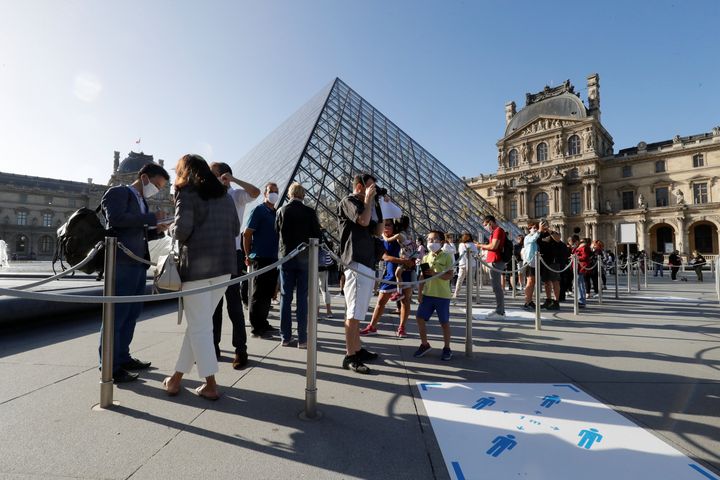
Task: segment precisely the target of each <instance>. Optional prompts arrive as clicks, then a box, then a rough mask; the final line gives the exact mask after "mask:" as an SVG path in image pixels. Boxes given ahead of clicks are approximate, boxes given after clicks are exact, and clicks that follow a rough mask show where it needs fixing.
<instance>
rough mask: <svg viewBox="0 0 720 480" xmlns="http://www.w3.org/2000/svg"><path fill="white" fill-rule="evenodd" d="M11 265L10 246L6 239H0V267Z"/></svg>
mask: <svg viewBox="0 0 720 480" xmlns="http://www.w3.org/2000/svg"><path fill="white" fill-rule="evenodd" d="M8 265H10V263H9V262H8V248H7V243H5V240H0V268H2V267H7V266H8Z"/></svg>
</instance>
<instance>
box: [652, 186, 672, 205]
mask: <svg viewBox="0 0 720 480" xmlns="http://www.w3.org/2000/svg"><path fill="white" fill-rule="evenodd" d="M668 204H669V201H668V187H657V188H656V189H655V206H656V207H667V206H668Z"/></svg>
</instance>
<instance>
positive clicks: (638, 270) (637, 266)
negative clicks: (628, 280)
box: [635, 258, 640, 292]
mask: <svg viewBox="0 0 720 480" xmlns="http://www.w3.org/2000/svg"><path fill="white" fill-rule="evenodd" d="M635 267H636V269H637V290H638V292H639V291H640V259H639V258H638V261H637V265H636V266H635Z"/></svg>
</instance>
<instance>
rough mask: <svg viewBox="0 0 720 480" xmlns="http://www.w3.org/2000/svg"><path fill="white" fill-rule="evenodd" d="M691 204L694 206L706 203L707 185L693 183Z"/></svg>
mask: <svg viewBox="0 0 720 480" xmlns="http://www.w3.org/2000/svg"><path fill="white" fill-rule="evenodd" d="M692 187H693V202H694V203H695V204H702V203H708V191H707V183H705V182H703V183H693V186H692Z"/></svg>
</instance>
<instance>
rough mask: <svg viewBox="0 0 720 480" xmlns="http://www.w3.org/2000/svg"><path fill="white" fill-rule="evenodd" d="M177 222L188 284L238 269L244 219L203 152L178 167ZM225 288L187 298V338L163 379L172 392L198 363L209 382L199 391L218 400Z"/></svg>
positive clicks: (217, 279) (185, 285)
mask: <svg viewBox="0 0 720 480" xmlns="http://www.w3.org/2000/svg"><path fill="white" fill-rule="evenodd" d="M175 172H176V175H177V178H176V180H175V223H174V225H173V230H172V231H173V234H174V236H175V239H176V240H177V241H178V242H179V244H180V268H179V270H180V278H181V280H182V289H183V290H190V289H193V288H200V287H205V286H208V285H216V284H218V283H221V282H225V281H227V280H229V279H230V275H231V274H236V273H237V272H236V269H237V261H236V258H235V256H236V253H235V237H237V235H238V234H239V233H240V221H239V220H238V217H237V212H236V210H235V204H234V203H233V201H232V199H231V198H230V196H229V195H228V194H227V192H226V190H225V186H224V185H223V184H222V183H220V182H219V181H218V179H217V178H216V177H215V175H213V173H212V172H211V171H210V167H209V166H208V164H207V162H206V161H205V159H203V158H202V157H201V156H199V155H185V156H183V157H182V158H181V159H180V161H178V164H177V166H176V167H175ZM224 293H225V288H224V287H223V288H218V289H215V290H212V291H210V292H205V293H199V294H194V295H189V296H187V297H185V298H184V299H183V311H184V313H185V318H186V319H187V320H186V321H187V328H186V329H185V338H184V339H183V344H182V347H181V349H180V355H179V357H178V361H177V364H176V365H175V373H174V374H173V375H172V376H171V377H167V378H166V379H165V380H164V381H163V385H164V387H165V391H166V392H167V393H168V395H177V394H178V393H180V382H181V380H182V377H183V375H184V374H186V373H189V372H190V370H191V369H192V366H193V364H197V369H198V374H199V375H200V377H201V378H205V383H204V384H203V385H201V386H200V387H198V388H197V389H196V390H195V393H197V394H198V395H199V396H201V397H203V398H206V399H208V400H217V399H218V398H219V397H220V396H219V394H218V390H217V384H216V383H215V373H216V372H217V371H218V364H217V357H216V356H215V347H214V345H213V323H212V315H213V312H214V311H215V307H217V305H218V303H219V302H220V299H221V298H222V296H223V294H224Z"/></svg>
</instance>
